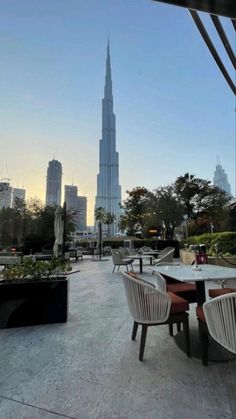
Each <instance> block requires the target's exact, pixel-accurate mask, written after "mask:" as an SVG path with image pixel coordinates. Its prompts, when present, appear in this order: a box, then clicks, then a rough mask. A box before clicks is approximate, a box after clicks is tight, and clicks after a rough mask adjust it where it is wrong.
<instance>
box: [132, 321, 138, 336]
mask: <svg viewBox="0 0 236 419" xmlns="http://www.w3.org/2000/svg"><path fill="white" fill-rule="evenodd" d="M137 330H138V323H136V322H134V325H133V330H132V337H131V339H132V340H135V338H136V335H137Z"/></svg>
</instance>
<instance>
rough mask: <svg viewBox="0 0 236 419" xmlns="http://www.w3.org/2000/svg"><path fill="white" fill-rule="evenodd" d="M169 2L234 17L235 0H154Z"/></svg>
mask: <svg viewBox="0 0 236 419" xmlns="http://www.w3.org/2000/svg"><path fill="white" fill-rule="evenodd" d="M154 1H159V2H162V3H169V4H173V5H175V6H181V7H185V8H186V9H193V10H198V11H201V12H207V13H210V14H213V15H218V16H225V17H229V18H232V19H236V3H235V0H167V1H165V0H154Z"/></svg>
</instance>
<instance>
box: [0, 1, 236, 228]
mask: <svg viewBox="0 0 236 419" xmlns="http://www.w3.org/2000/svg"><path fill="white" fill-rule="evenodd" d="M201 16H202V18H203V19H204V20H205V21H206V20H207V16H206V15H205V14H204V13H202V14H201ZM0 22H1V27H2V33H3V36H2V38H1V47H2V48H1V58H2V60H1V61H2V69H1V71H2V77H1V80H0V83H1V90H2V103H3V104H4V106H3V107H2V112H1V116H0V124H1V137H0V138H1V140H0V141H1V147H2V149H4V156H1V157H2V158H1V161H0V177H10V178H11V179H12V182H13V184H18V183H19V179H20V180H21V179H22V183H23V184H24V187H25V189H26V190H27V196H32V195H34V194H36V195H37V196H38V197H39V198H40V199H42V200H44V199H45V181H44V179H45V167H46V166H47V163H48V161H49V160H50V159H52V158H53V157H54V158H55V159H57V160H59V161H61V162H62V164H63V172H64V173H65V175H64V176H63V183H64V184H71V183H73V184H76V185H79V189H80V194H81V195H85V196H87V197H88V205H89V214H88V215H89V216H88V219H89V220H88V221H89V224H93V212H94V211H93V210H94V198H95V194H96V175H97V172H98V147H97V139H98V136H99V132H100V131H101V127H100V119H101V118H100V98H101V96H102V89H103V79H104V59H105V54H104V46H105V45H106V40H107V33H108V32H110V43H111V50H112V62H113V78H114V79H115V85H114V95H115V98H116V102H115V105H116V106H115V109H116V114H117V144H118V148H119V154H120V184H121V185H122V187H123V188H122V189H123V196H122V197H123V198H125V196H126V195H125V191H126V190H130V189H131V188H133V187H135V186H146V187H147V188H149V189H153V188H155V187H158V186H159V185H164V184H169V183H172V182H173V181H174V180H175V179H176V177H177V176H179V175H183V174H184V173H185V172H190V173H193V174H195V175H196V176H198V177H202V178H206V179H209V180H210V179H212V171H213V168H214V166H215V157H216V156H218V155H220V158H221V161H222V164H223V166H224V168H225V170H226V172H227V174H228V179H229V182H230V184H231V187H232V193H233V194H234V193H235V156H234V148H235V143H234V142H235V126H234V122H235V111H234V108H235V106H234V97H233V95H232V93H231V91H230V89H229V88H228V86H227V84H226V82H225V80H224V78H223V76H222V74H221V73H220V71H219V69H218V68H217V66H216V64H215V62H214V60H213V59H212V57H211V55H210V54H209V51H208V50H207V48H206V46H205V44H204V42H203V40H202V39H201V37H200V36H199V33H198V32H197V29H196V28H195V26H194V24H193V22H192V20H191V17H190V16H189V14H188V12H187V10H186V9H182V8H178V7H174V6H169V5H164V4H159V3H156V2H151V1H148V0H140V1H139V2H138V3H137V2H128V1H127V2H123V1H120V0H117V1H116V3H115V5H114V3H113V4H111V2H110V1H107V0H101V1H100V2H99V4H98V2H97V1H95V0H88V1H86V2H84V1H79V0H77V1H74V0H71V2H70V5H69V6H68V3H67V2H66V1H64V0H62V1H60V2H56V1H54V0H51V1H50V3H48V4H42V3H41V2H38V3H35V2H33V1H31V0H22V1H21V2H20V4H19V2H17V1H14V0H12V1H11V2H7V1H4V0H3V1H2V3H1V11H0ZM88 22H90V24H89V25H88ZM222 22H223V24H224V27H225V30H226V32H227V33H228V36H229V38H230V39H231V40H232V39H234V38H233V36H234V34H233V27H232V29H231V26H232V25H231V24H230V22H228V21H227V20H226V19H222ZM207 24H208V25H210V23H209V22H208V23H207ZM230 25H231V26H230ZM211 35H212V37H213V39H214V40H217V37H216V34H215V33H214V30H213V29H211ZM221 53H222V55H223V57H225V56H224V51H223V50H221ZM226 66H227V61H226ZM232 76H233V77H234V75H232ZM222 109H223V110H224V112H222Z"/></svg>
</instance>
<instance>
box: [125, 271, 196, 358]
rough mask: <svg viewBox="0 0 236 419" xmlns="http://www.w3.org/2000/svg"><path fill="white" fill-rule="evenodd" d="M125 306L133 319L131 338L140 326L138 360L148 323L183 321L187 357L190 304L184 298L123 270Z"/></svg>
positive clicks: (133, 337) (143, 346) (142, 352)
mask: <svg viewBox="0 0 236 419" xmlns="http://www.w3.org/2000/svg"><path fill="white" fill-rule="evenodd" d="M122 274H123V283H124V287H125V292H126V297H127V302H128V307H129V310H130V313H131V316H132V317H133V319H134V324H133V331H132V340H135V338H136V334H137V330H138V326H139V325H141V326H142V334H141V342H140V349H139V360H140V361H142V360H143V355H144V349H145V342H146V335H147V329H148V327H149V326H158V325H163V324H168V325H169V327H170V328H171V329H172V328H173V324H175V323H177V324H181V323H183V327H184V332H185V341H186V353H187V355H188V356H190V339H189V324H188V313H187V312H186V311H187V310H188V309H189V304H188V302H187V301H185V300H184V299H183V298H180V297H178V296H176V295H174V294H172V293H166V292H164V291H161V290H160V289H158V288H156V287H155V285H153V284H151V283H149V282H148V281H144V280H142V279H140V278H139V277H138V278H137V277H135V274H134V273H133V272H130V273H129V274H127V273H125V272H122Z"/></svg>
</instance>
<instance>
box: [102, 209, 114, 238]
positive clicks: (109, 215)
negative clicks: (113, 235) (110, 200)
mask: <svg viewBox="0 0 236 419" xmlns="http://www.w3.org/2000/svg"><path fill="white" fill-rule="evenodd" d="M115 219H116V216H115V214H112V213H111V212H106V213H105V217H104V220H103V222H104V224H106V225H107V235H108V237H110V225H111V224H113V223H114V221H115Z"/></svg>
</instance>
